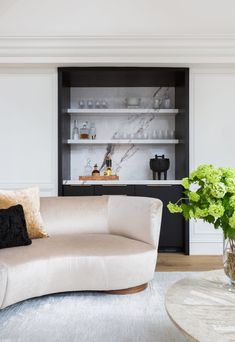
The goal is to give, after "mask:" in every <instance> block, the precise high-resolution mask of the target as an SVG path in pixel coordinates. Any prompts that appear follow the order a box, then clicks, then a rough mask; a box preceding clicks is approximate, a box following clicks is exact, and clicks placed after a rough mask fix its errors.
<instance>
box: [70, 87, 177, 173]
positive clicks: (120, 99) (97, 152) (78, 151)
mask: <svg viewBox="0 0 235 342" xmlns="http://www.w3.org/2000/svg"><path fill="white" fill-rule="evenodd" d="M156 90H157V91H158V94H157V97H158V98H163V97H164V94H168V95H169V97H170V99H171V103H172V108H174V88H71V106H70V107H71V108H78V101H79V100H81V99H82V100H84V102H85V103H86V101H87V100H88V99H92V100H93V102H94V103H95V101H96V100H102V99H105V100H106V101H107V103H108V107H110V108H125V107H126V105H125V101H124V99H125V97H129V96H139V97H141V107H143V108H151V107H152V101H153V94H154V92H156ZM74 120H77V124H78V126H81V125H82V123H84V122H85V121H88V124H93V125H94V126H95V128H96V135H97V140H99V139H153V138H155V139H156V135H158V138H167V137H168V136H169V135H171V138H172V137H173V136H172V135H174V129H175V118H174V116H168V115H166V116H164V115H162V116H158V115H156V114H135V115H119V114H114V115H105V114H102V113H101V114H96V115H92V116H91V115H87V116H86V115H71V132H72V128H73V125H74ZM70 138H72V137H70ZM168 138H169V137H168ZM107 153H111V156H112V161H113V172H114V173H116V174H118V175H119V177H120V179H121V180H122V179H123V180H132V179H136V180H151V179H152V171H151V170H150V167H149V159H150V158H154V156H155V154H159V155H162V154H164V155H165V157H166V158H170V169H169V171H168V179H174V178H175V147H174V145H164V144H162V145H156V144H148V145H138V144H131V143H130V144H125V145H122V144H119V145H116V144H107V145H92V146H91V145H89V146H88V145H72V146H71V179H73V180H76V179H78V177H79V176H80V175H88V174H90V173H91V171H92V168H93V166H94V164H95V163H97V164H98V167H99V168H100V171H101V173H102V172H103V165H104V159H105V156H106V155H107Z"/></svg>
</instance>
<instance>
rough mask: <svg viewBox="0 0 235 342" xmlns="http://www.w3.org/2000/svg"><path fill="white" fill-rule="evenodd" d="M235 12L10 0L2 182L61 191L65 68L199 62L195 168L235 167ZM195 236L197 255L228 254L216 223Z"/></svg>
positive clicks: (140, 0) (5, 1) (224, 5)
mask: <svg viewBox="0 0 235 342" xmlns="http://www.w3.org/2000/svg"><path fill="white" fill-rule="evenodd" d="M234 12H235V1H234V0H224V1H221V0H206V1H205V0H177V1H176V0H168V1H162V0H119V1H117V0H100V1H96V0H88V1H85V0H70V1H67V0H41V1H38V0H0V156H1V167H0V188H3V187H5V188H9V187H13V188H15V187H24V186H28V185H31V184H38V185H39V186H40V188H41V192H42V194H44V195H53V194H56V188H57V139H56V136H57V132H56V127H57V123H56V120H57V119H56V117H57V109H56V106H57V92H56V84H57V81H56V67H57V66H58V65H97V64H98V65H108V64H112V65H119V64H122V65H157V63H158V65H169V63H171V64H170V65H171V66H174V65H182V66H191V67H192V71H191V81H190V106H191V108H190V118H191V140H190V151H191V152H190V155H191V161H190V165H191V169H194V168H195V167H196V166H198V165H199V164H201V163H205V162H206V163H207V162H211V163H214V164H218V165H229V166H233V165H234V160H233V155H234V152H233V147H234V138H233V131H234V121H235V120H234V114H235V113H234V109H233V108H235V106H234V100H233V98H234V93H235V74H234V69H232V67H234V65H235V38H234V37H235V36H234V34H235V20H234ZM131 35H133V37H132V36H131ZM53 36H54V37H55V38H54V39H53V38H51V37H53ZM68 36H69V37H70V39H68V38H67V37H68ZM86 36H92V37H90V38H89V39H87V38H86ZM14 37H17V38H14ZM27 37H32V39H30V38H27ZM36 37H37V38H36ZM62 37H63V39H62ZM84 37H85V38H84ZM36 63H40V66H39V64H38V65H37V64H36ZM46 63H48V65H51V67H50V68H47V69H45V67H44V66H43V65H45V64H46ZM89 63H90V64H89ZM199 63H205V64H203V65H204V66H205V65H207V67H206V69H203V70H199V69H196V68H195V66H196V65H197V64H199ZM213 63H218V64H220V65H223V66H224V67H223V68H222V69H220V70H219V69H216V70H215V69H211V66H213ZM227 63H231V64H230V66H228V64H227ZM10 64H11V65H12V67H10V68H9V69H5V68H3V66H4V65H5V66H6V65H8V66H9V65H10ZM15 64H17V65H18V66H19V68H18V69H17V68H14V65H15ZM33 64H34V65H35V66H34V67H33V68H32V65H33ZM1 66H2V68H1ZM22 109H23V110H22ZM32 127H35V130H33V129H32ZM190 232H191V237H190V240H191V243H190V245H191V246H190V247H191V253H192V254H198V253H199V254H217V253H220V252H221V245H222V243H221V234H218V233H217V232H215V231H214V230H213V228H211V227H209V226H207V225H205V224H203V223H201V222H199V223H196V224H194V223H192V224H191V228H190Z"/></svg>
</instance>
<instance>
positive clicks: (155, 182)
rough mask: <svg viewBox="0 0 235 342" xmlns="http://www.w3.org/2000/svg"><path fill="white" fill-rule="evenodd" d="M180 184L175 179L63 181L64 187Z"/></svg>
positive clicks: (179, 181)
mask: <svg viewBox="0 0 235 342" xmlns="http://www.w3.org/2000/svg"><path fill="white" fill-rule="evenodd" d="M181 183H182V182H181V180H175V179H168V180H137V179H133V180H127V179H119V180H112V181H101V180H99V181H98V180H96V181H94V180H87V181H84V180H82V181H81V180H75V179H74V180H63V184H64V185H72V186H76V185H95V184H96V185H98V184H101V185H115V184H116V185H129V184H134V185H136V184H145V185H155V186H157V185H180V184H181Z"/></svg>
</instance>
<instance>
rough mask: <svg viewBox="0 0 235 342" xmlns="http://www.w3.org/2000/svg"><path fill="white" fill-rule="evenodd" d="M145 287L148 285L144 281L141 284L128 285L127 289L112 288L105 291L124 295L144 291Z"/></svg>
mask: <svg viewBox="0 0 235 342" xmlns="http://www.w3.org/2000/svg"><path fill="white" fill-rule="evenodd" d="M147 287H148V283H145V284H142V285H138V286H134V287H129V288H128V289H121V290H112V291H105V292H106V293H109V294H115V295H126V294H133V293H137V292H141V291H144V290H145V289H146V288H147Z"/></svg>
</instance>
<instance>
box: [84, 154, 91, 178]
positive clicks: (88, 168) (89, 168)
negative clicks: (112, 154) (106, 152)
mask: <svg viewBox="0 0 235 342" xmlns="http://www.w3.org/2000/svg"><path fill="white" fill-rule="evenodd" d="M92 170H93V169H92V166H91V160H90V159H89V158H87V162H86V165H85V168H84V171H85V175H86V176H90V175H91V173H92Z"/></svg>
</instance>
